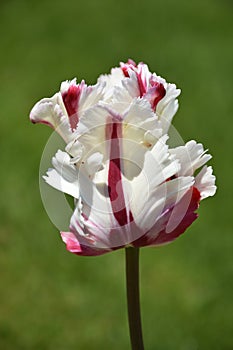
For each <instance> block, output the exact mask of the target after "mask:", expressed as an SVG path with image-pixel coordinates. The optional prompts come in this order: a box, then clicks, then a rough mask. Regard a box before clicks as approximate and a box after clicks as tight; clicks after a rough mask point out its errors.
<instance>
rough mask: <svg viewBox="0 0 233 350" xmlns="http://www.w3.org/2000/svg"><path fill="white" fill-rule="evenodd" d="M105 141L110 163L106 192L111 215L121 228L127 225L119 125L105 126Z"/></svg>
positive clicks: (120, 128) (120, 127) (120, 129)
mask: <svg viewBox="0 0 233 350" xmlns="http://www.w3.org/2000/svg"><path fill="white" fill-rule="evenodd" d="M106 133H107V139H110V140H111V143H110V163H109V172H108V192H109V197H110V200H111V206H112V210H113V214H114V216H115V218H116V220H117V221H118V223H119V224H120V225H121V226H124V225H126V224H127V223H128V215H127V210H126V206H125V198H124V191H123V185H122V174H121V159H120V157H121V154H120V153H121V152H120V142H121V140H120V139H121V137H122V136H121V134H122V125H121V123H112V124H108V125H107V130H106Z"/></svg>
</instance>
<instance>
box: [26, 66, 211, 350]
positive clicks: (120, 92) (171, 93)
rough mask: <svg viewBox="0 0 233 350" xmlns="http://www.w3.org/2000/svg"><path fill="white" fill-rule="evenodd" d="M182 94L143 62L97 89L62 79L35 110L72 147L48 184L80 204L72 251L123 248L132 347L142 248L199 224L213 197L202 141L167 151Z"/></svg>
mask: <svg viewBox="0 0 233 350" xmlns="http://www.w3.org/2000/svg"><path fill="white" fill-rule="evenodd" d="M179 94H180V90H179V89H177V88H176V85H175V84H169V83H167V82H166V81H165V80H164V79H163V78H161V77H159V76H157V75H156V74H155V73H151V72H150V71H149V69H148V66H147V65H146V64H143V63H139V64H136V63H135V62H134V61H132V60H129V61H128V62H127V63H121V64H120V67H118V68H113V69H112V71H111V74H109V75H102V76H100V77H99V79H98V81H97V84H96V85H91V86H88V85H87V84H86V83H85V82H84V81H81V83H79V84H77V83H76V80H75V79H74V80H71V81H66V82H63V83H62V84H61V88H60V91H59V92H58V93H56V94H55V95H54V96H53V97H51V98H44V99H42V100H41V101H39V102H38V103H37V104H36V105H35V106H34V107H33V109H32V111H31V114H30V119H31V121H32V122H33V123H44V124H47V125H49V126H50V127H52V128H53V129H54V130H56V131H57V132H58V133H59V134H60V135H61V137H62V138H63V139H64V141H65V143H66V148H65V150H63V151H62V150H58V151H57V153H56V154H55V156H54V157H53V159H52V165H53V168H51V169H49V170H48V172H47V174H46V175H45V176H44V179H45V181H46V182H47V183H48V184H49V185H50V186H52V187H54V188H56V189H57V190H59V191H62V192H64V193H67V194H69V195H71V196H72V197H73V198H74V203H75V208H74V212H73V215H72V217H71V220H70V228H69V231H68V232H61V236H62V239H63V241H64V242H65V244H66V247H67V249H68V250H69V251H70V252H72V253H74V254H77V255H83V256H95V255H101V254H105V253H108V252H111V251H114V250H116V249H120V248H124V247H125V248H126V258H127V282H128V284H127V285H128V301H129V321H130V330H131V341H132V348H133V349H142V348H143V344H142V335H141V326H140V310H139V307H138V308H137V307H136V306H135V305H139V296H138V293H137V292H138V290H137V288H136V285H137V283H138V281H137V279H138V277H137V269H135V266H137V262H136V261H138V260H137V259H138V249H139V248H140V247H145V246H158V245H162V244H166V243H170V242H172V241H173V240H175V239H176V238H177V237H179V236H180V235H181V234H182V233H184V232H185V230H186V229H187V228H188V227H189V226H190V225H191V224H192V222H193V221H194V220H196V218H197V213H196V211H197V209H198V207H199V204H200V202H201V200H202V199H204V198H206V197H208V196H213V195H214V194H215V191H216V186H215V176H214V175H213V174H212V167H211V166H206V165H205V164H206V163H207V162H208V161H209V160H210V158H211V156H210V155H209V154H208V153H207V152H206V151H205V150H204V147H203V145H202V144H200V143H197V142H196V141H194V140H191V141H189V142H187V143H186V144H183V145H180V146H178V147H175V148H170V147H169V145H168V133H169V128H170V127H171V123H172V119H173V117H174V115H175V113H176V111H177V108H178V101H177V97H178V96H179ZM132 271H134V273H133V272H132ZM133 274H134V277H135V278H134V279H133V280H132V278H131V277H132V275H133ZM130 276H131V277H130ZM129 280H130V281H131V282H130V283H129ZM133 286H134V287H133ZM133 289H134V291H133ZM135 291H136V294H135ZM131 300H134V302H133V303H132V302H131ZM130 305H131V306H130ZM136 309H137V310H138V311H137V312H138V314H137V315H135V310H136ZM135 320H136V321H135Z"/></svg>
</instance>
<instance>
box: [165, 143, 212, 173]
mask: <svg viewBox="0 0 233 350" xmlns="http://www.w3.org/2000/svg"><path fill="white" fill-rule="evenodd" d="M206 152H207V151H204V148H203V145H202V144H201V143H197V142H196V141H194V140H191V141H189V142H187V143H186V144H185V145H184V146H179V147H176V148H173V149H171V150H170V153H171V154H172V155H174V156H175V157H176V158H178V159H179V160H180V165H181V168H180V171H179V175H181V176H185V175H186V176H188V175H193V173H194V172H195V170H197V169H198V168H200V167H201V166H203V165H204V164H205V163H206V162H208V161H209V160H210V159H211V158H212V157H211V155H210V154H206Z"/></svg>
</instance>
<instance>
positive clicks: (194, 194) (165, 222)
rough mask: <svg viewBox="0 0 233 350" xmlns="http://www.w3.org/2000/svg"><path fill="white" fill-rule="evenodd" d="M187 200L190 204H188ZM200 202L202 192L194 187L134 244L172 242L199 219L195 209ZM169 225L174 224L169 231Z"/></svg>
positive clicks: (137, 245) (151, 244) (152, 244)
mask: <svg viewBox="0 0 233 350" xmlns="http://www.w3.org/2000/svg"><path fill="white" fill-rule="evenodd" d="M187 201H188V202H189V205H187ZM199 203H200V192H199V191H198V189H197V188H196V187H192V188H191V189H190V190H188V191H187V192H186V194H185V195H184V196H183V197H182V198H181V200H180V201H179V202H178V203H177V204H176V205H175V207H173V208H171V209H169V210H167V211H166V212H165V213H164V215H163V216H162V217H161V218H160V219H159V220H158V221H157V222H156V224H155V225H154V227H153V228H152V229H151V230H150V231H149V232H147V233H146V234H145V235H144V236H143V237H141V238H140V239H138V240H137V241H135V242H134V243H133V245H134V246H135V247H141V246H156V245H162V244H166V243H170V242H172V241H173V240H175V239H176V238H177V237H179V236H180V235H181V234H182V233H184V232H185V230H186V229H187V228H188V227H189V226H190V225H191V224H192V223H193V221H195V220H196V219H197V217H198V215H197V214H196V213H195V211H196V210H197V209H198V206H199ZM171 220H172V221H173V222H171ZM168 226H173V229H172V230H171V231H170V230H169V232H168ZM174 226H175V227H174Z"/></svg>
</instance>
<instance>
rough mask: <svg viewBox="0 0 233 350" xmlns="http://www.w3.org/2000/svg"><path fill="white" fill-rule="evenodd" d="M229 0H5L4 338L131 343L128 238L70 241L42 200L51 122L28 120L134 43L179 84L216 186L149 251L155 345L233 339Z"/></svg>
mask: <svg viewBox="0 0 233 350" xmlns="http://www.w3.org/2000/svg"><path fill="white" fill-rule="evenodd" d="M232 10H233V3H232V1H230V0H196V1H193V2H188V1H185V0H177V1H172V0H164V1H157V0H144V1H136V0H132V1H127V0H124V1H123V0H102V1H101V0H100V1H94V0H93V1H91V0H86V1H78V0H76V1H73V0H71V1H60V0H59V1H55V0H48V1H45V0H40V1H35V0H32V1H26V0H21V1H16V0H9V1H6V0H5V1H1V4H0V38H1V55H0V82H1V86H0V90H1V91H0V100H1V101H0V102H1V109H0V111H1V112H0V113H1V118H0V125H1V127H0V132H1V137H0V145H1V151H0V157H1V172H0V184H1V185H0V186H1V200H0V216H1V221H0V349H4V350H15V349H17V350H53V349H57V350H73V349H79V350H94V349H113V350H117V349H125V350H126V349H129V348H130V346H129V337H128V328H127V318H126V301H125V284H124V251H118V252H115V253H112V254H109V255H106V256H103V257H98V258H80V257H76V256H74V255H72V254H70V253H68V252H66V250H65V247H64V245H63V244H62V243H61V240H60V238H59V233H58V231H57V229H56V228H54V226H53V225H52V224H51V222H50V221H49V219H48V217H47V214H46V212H45V210H44V208H43V206H42V203H41V199H40V193H39V186H38V169H39V162H40V157H41V154H42V151H43V148H44V145H45V143H46V141H47V139H48V138H49V136H50V134H51V130H50V129H49V128H47V127H45V126H33V125H31V124H30V123H29V121H28V114H29V111H30V109H31V107H32V105H33V104H34V103H35V102H36V101H38V100H39V99H40V98H42V97H44V96H50V95H52V94H54V93H55V92H56V91H57V90H58V88H59V85H60V82H61V81H62V80H66V79H71V78H73V77H75V76H77V77H78V79H79V80H80V79H82V78H85V79H86V81H87V82H88V83H94V82H95V80H96V78H97V76H98V75H99V74H100V73H102V72H108V71H109V69H110V67H112V66H115V65H118V62H119V61H124V60H127V59H128V57H131V58H133V59H134V60H135V61H141V60H143V61H144V62H146V63H148V64H149V66H150V68H151V70H152V71H156V72H157V73H158V74H160V75H162V76H164V77H165V78H166V79H167V80H168V81H169V82H175V83H176V84H177V85H178V86H179V87H180V88H181V89H182V95H181V97H180V99H179V100H180V109H179V112H178V114H177V116H176V118H175V126H176V128H177V129H178V131H179V132H180V134H181V135H182V137H183V138H184V140H186V141H187V140H189V139H192V138H194V139H197V140H198V141H201V142H203V143H204V145H205V146H206V147H209V149H210V152H211V153H212V154H213V160H212V161H211V163H212V165H213V166H214V170H215V174H216V175H217V184H218V187H219V190H218V194H217V196H216V197H214V198H211V199H209V200H206V201H204V202H203V203H202V205H201V207H200V210H199V214H200V218H199V219H198V220H197V221H196V222H195V223H194V224H193V225H192V227H190V228H189V230H188V231H187V233H186V234H185V235H184V236H182V238H180V239H179V240H177V241H176V242H175V243H173V244H171V245H170V246H165V247H161V248H156V249H155V248H147V249H143V250H142V251H141V273H142V278H141V299H142V312H143V325H144V337H145V348H146V349H147V350H154V349H157V350H176V349H178V350H208V349H211V350H231V349H233V329H232V328H233V303H232V294H233V257H232V252H233V235H232V233H233V232H232V195H233V191H232V184H233V182H232V170H233V169H232V161H233V159H232V158H233V157H232V128H233V119H232V110H233V108H232V107H233V106H232V78H233V76H232V58H233V49H232V34H233V26H232Z"/></svg>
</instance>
